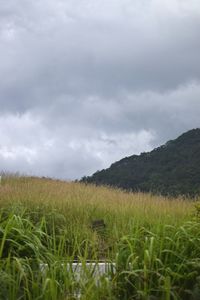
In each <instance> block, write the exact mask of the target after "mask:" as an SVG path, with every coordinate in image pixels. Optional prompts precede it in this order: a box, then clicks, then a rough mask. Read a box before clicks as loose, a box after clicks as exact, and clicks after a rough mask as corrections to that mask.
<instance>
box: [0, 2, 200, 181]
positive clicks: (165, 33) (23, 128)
mask: <svg viewBox="0 0 200 300" xmlns="http://www.w3.org/2000/svg"><path fill="white" fill-rule="evenodd" d="M199 30H200V1H199V0H190V1H188V0H162V1H161V0H0V171H4V172H19V173H21V174H27V175H36V176H49V177H55V178H61V179H66V180H73V179H79V178H81V177H82V176H84V175H91V174H92V173H94V172H95V171H97V170H101V169H102V168H107V167H109V166H110V164H111V163H113V162H115V161H116V160H119V159H121V158H123V157H125V156H129V155H132V154H139V153H141V152H145V151H150V150H152V149H153V148H154V147H157V146H159V145H161V144H163V143H165V142H166V141H168V140H170V139H174V138H176V137H177V136H179V135H180V134H182V133H183V132H185V131H187V130H189V129H192V128H197V127H200V57H199V53H200V31H199Z"/></svg>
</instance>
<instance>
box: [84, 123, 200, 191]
mask: <svg viewBox="0 0 200 300" xmlns="http://www.w3.org/2000/svg"><path fill="white" fill-rule="evenodd" d="M81 181H82V182H85V183H94V184H97V185H109V186H115V187H119V188H122V189H126V190H130V191H143V192H152V193H156V194H163V195H173V196H178V195H186V196H187V195H188V196H196V195H198V194H200V129H199V128H198V129H193V130H190V131H188V132H186V133H184V134H182V135H181V136H180V137H178V138H177V139H175V140H171V141H168V142H167V143H166V144H165V145H162V146H160V147H158V148H156V149H154V150H153V151H151V152H147V153H141V154H140V155H132V156H130V157H125V158H123V159H122V160H120V161H118V162H115V163H113V164H112V165H111V166H110V168H108V169H104V170H102V171H97V172H96V173H94V174H93V175H92V176H88V177H83V178H82V180H81Z"/></svg>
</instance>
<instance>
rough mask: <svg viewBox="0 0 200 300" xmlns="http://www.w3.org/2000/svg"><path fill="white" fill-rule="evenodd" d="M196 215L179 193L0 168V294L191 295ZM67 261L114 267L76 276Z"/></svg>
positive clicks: (197, 288) (199, 250) (198, 241)
mask: <svg viewBox="0 0 200 300" xmlns="http://www.w3.org/2000/svg"><path fill="white" fill-rule="evenodd" d="M95 220H103V221H104V223H105V227H103V228H102V229H101V230H95V229H94V228H92V226H91V224H92V222H94V221H95ZM199 221H200V220H199V205H198V203H197V202H195V203H194V201H192V200H189V199H187V200H186V199H183V198H181V197H180V198H178V199H169V198H165V197H162V196H153V195H151V194H143V193H127V192H123V191H121V190H117V189H112V188H107V187H96V186H93V185H84V184H80V183H74V182H63V181H58V180H51V179H45V178H43V179H41V178H34V177H32V178H30V177H18V176H5V175H4V176H2V181H1V185H0V299H2V300H4V299H9V300H14V299H29V300H32V299H33V300H36V299H38V300H39V299H45V300H47V299H48V300H49V299H50V300H51V299H52V300H55V299H58V300H64V299H65V300H66V299H79V298H81V299H88V300H89V299H94V300H95V299H124V300H126V299H145V300H147V299H158V300H160V299H163V300H164V299H166V300H169V299H180V300H184V299H191V300H192V299H193V300H195V299H199V296H200V280H199V278H200V259H199V257H200V222H199ZM73 261H79V262H81V263H82V265H83V266H84V265H86V263H87V262H88V261H92V262H96V263H98V262H99V261H108V262H110V264H111V265H112V263H115V268H113V269H112V268H111V269H110V271H109V272H108V274H104V275H102V276H101V277H100V278H99V279H98V281H97V280H96V279H95V276H94V274H93V272H89V271H88V270H87V268H85V269H84V268H83V270H84V271H83V272H82V273H80V276H79V278H77V276H76V275H75V273H74V271H73V268H69V267H67V266H69V265H70V264H72V262H73ZM43 266H45V268H43ZM114 269H115V271H114Z"/></svg>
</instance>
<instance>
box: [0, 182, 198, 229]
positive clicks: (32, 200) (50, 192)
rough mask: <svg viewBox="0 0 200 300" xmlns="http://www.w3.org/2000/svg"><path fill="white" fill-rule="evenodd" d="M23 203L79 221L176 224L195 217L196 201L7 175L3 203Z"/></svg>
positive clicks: (1, 194) (0, 190)
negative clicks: (93, 219)
mask: <svg viewBox="0 0 200 300" xmlns="http://www.w3.org/2000/svg"><path fill="white" fill-rule="evenodd" d="M14 203H16V204H17V203H19V204H20V203H21V204H23V205H25V206H27V207H31V206H34V207H36V206H43V207H46V208H47V209H56V210H58V211H60V212H62V213H63V214H64V215H68V216H69V215H70V214H72V215H73V216H77V218H79V220H85V219H88V218H89V219H91V218H95V217H99V218H100V217H101V218H104V219H110V218H112V222H113V220H114V219H115V220H116V222H117V220H119V219H123V222H124V220H126V221H129V220H130V219H134V220H137V221H139V222H140V221H142V222H150V223H154V222H156V223H158V222H161V223H163V222H164V223H170V224H171V223H174V224H176V223H177V222H182V221H183V220H187V219H190V218H191V215H192V214H193V211H194V204H193V202H192V201H186V200H184V199H182V198H181V197H180V198H178V199H177V198H176V199H169V198H165V197H162V196H155V195H151V194H144V193H126V192H124V191H121V190H119V189H112V188H107V187H96V186H94V185H85V184H81V183H74V182H64V181H59V180H51V179H46V178H34V177H15V176H13V177H5V178H3V180H2V184H1V186H0V206H1V207H3V206H5V205H8V204H14Z"/></svg>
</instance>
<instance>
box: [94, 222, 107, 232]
mask: <svg viewBox="0 0 200 300" xmlns="http://www.w3.org/2000/svg"><path fill="white" fill-rule="evenodd" d="M91 228H92V230H94V231H98V232H101V231H103V230H104V229H105V228H106V224H105V223H104V220H103V219H99V220H94V221H92V223H91Z"/></svg>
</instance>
